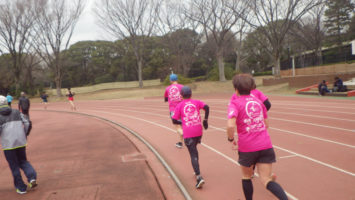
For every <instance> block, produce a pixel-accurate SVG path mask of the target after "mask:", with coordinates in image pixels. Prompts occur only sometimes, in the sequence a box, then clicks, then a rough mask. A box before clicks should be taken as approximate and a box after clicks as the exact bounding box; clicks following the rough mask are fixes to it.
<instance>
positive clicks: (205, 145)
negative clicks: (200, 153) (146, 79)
mask: <svg viewBox="0 0 355 200" xmlns="http://www.w3.org/2000/svg"><path fill="white" fill-rule="evenodd" d="M88 111H93V112H99V113H106V114H110V115H119V116H124V117H128V118H131V119H136V120H140V121H144V122H147V123H150V124H153V125H155V126H158V127H161V128H165V129H167V130H169V131H171V132H173V133H175V132H176V131H175V130H173V129H171V128H169V127H167V126H164V125H161V124H158V123H155V122H152V121H149V120H145V119H142V118H138V117H133V116H130V115H125V114H118V113H110V112H105V111H97V110H88ZM201 145H202V146H204V147H206V148H207V149H209V150H211V151H213V152H215V153H217V154H218V155H220V156H222V157H223V158H225V159H227V160H229V161H231V162H232V163H234V164H236V165H238V166H240V165H239V163H238V162H237V161H236V160H234V159H233V158H231V157H229V156H227V155H225V154H223V153H222V152H220V151H218V150H216V149H214V148H213V147H211V146H208V145H207V144H205V143H203V142H201ZM285 192H286V194H287V196H289V197H290V198H291V199H293V200H298V198H296V197H295V196H293V195H291V194H289V193H288V192H287V191H286V190H285Z"/></svg>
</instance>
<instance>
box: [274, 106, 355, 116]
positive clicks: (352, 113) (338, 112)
mask: <svg viewBox="0 0 355 200" xmlns="http://www.w3.org/2000/svg"><path fill="white" fill-rule="evenodd" d="M276 109H286V110H300V109H302V110H305V111H315V112H325V113H332V114H348V115H355V112H342V111H330V110H316V109H307V108H285V107H276Z"/></svg>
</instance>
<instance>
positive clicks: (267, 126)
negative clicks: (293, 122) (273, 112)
mask: <svg viewBox="0 0 355 200" xmlns="http://www.w3.org/2000/svg"><path fill="white" fill-rule="evenodd" d="M264 123H265V126H266V128H267V129H268V128H269V120H268V119H264Z"/></svg>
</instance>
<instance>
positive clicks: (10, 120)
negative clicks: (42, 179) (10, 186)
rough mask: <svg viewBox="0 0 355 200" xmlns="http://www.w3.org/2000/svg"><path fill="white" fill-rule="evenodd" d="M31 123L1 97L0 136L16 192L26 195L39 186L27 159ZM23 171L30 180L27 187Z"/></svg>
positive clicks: (34, 172) (35, 174)
mask: <svg viewBox="0 0 355 200" xmlns="http://www.w3.org/2000/svg"><path fill="white" fill-rule="evenodd" d="M30 127H31V124H30V121H29V120H28V118H27V117H25V116H24V115H23V114H22V113H20V112H19V111H18V110H13V109H11V108H10V107H9V106H8V105H7V100H6V97H4V96H0V136H1V146H2V149H3V150H4V154H5V158H6V160H7V162H8V163H9V166H10V169H11V173H12V176H13V177H14V185H15V188H16V192H17V193H19V194H25V193H26V192H27V191H28V190H29V189H32V188H34V187H36V186H37V182H36V179H37V173H36V171H35V170H34V169H33V167H32V165H31V164H30V163H29V162H28V161H27V158H26V146H27V135H28V134H29V133H30ZM20 169H22V170H23V172H24V174H25V176H26V177H27V180H28V185H26V184H25V183H24V182H23V180H22V176H21V172H20Z"/></svg>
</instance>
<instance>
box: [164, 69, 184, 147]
mask: <svg viewBox="0 0 355 200" xmlns="http://www.w3.org/2000/svg"><path fill="white" fill-rule="evenodd" d="M169 78H170V83H171V84H170V85H169V86H168V87H167V88H166V89H165V93H164V101H165V102H168V103H169V112H170V118H172V116H173V115H174V110H175V107H176V106H177V105H178V104H179V103H180V102H181V101H182V98H181V95H180V90H181V88H182V87H183V85H181V84H179V83H178V76H177V75H176V74H171V75H170V77H169ZM173 124H174V126H175V129H176V132H177V134H178V137H179V139H178V142H177V143H176V144H175V146H176V147H177V148H182V142H183V137H182V128H181V121H177V122H176V123H173Z"/></svg>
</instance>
